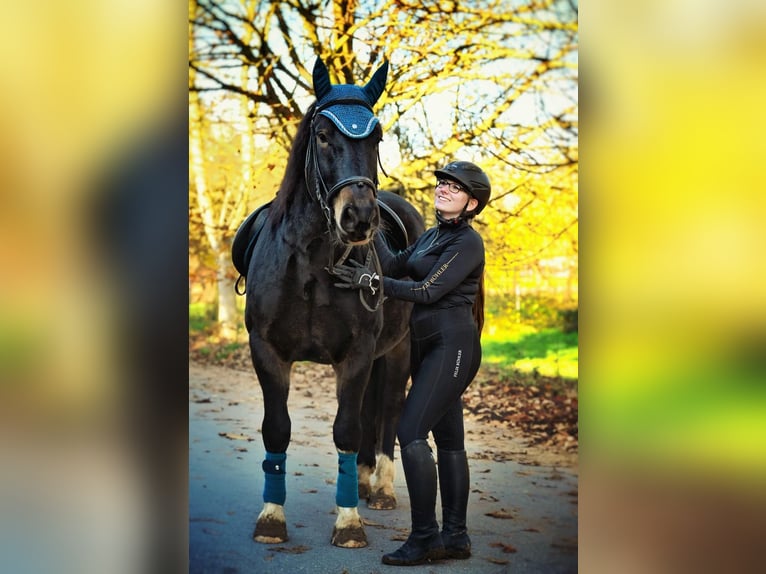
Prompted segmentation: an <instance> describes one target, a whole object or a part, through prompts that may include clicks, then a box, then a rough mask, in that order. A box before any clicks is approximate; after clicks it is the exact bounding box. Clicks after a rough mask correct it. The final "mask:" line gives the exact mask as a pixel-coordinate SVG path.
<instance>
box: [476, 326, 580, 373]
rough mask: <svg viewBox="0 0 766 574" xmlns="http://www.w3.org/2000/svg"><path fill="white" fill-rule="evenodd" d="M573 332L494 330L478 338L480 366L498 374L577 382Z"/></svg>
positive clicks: (516, 329)
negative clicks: (541, 376)
mask: <svg viewBox="0 0 766 574" xmlns="http://www.w3.org/2000/svg"><path fill="white" fill-rule="evenodd" d="M577 344H578V337H577V333H564V332H562V331H561V330H558V329H543V330H540V331H537V330H534V329H532V328H524V327H523V326H518V325H517V326H515V328H513V329H508V328H504V329H496V330H494V332H493V333H488V334H486V335H484V336H483V337H482V356H483V359H482V364H483V365H485V366H492V367H496V368H498V369H499V370H501V371H519V372H522V373H535V372H536V373H538V374H540V375H543V376H546V377H561V378H565V379H577V375H578V370H577V358H578V347H577Z"/></svg>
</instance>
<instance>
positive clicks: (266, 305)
mask: <svg viewBox="0 0 766 574" xmlns="http://www.w3.org/2000/svg"><path fill="white" fill-rule="evenodd" d="M387 71H388V64H387V63H384V64H383V66H381V67H380V68H379V69H378V70H377V71H376V72H375V74H374V75H373V77H372V79H371V80H370V82H369V83H368V84H367V85H366V86H364V87H359V86H354V85H347V84H343V85H332V84H331V82H330V77H329V73H328V71H327V68H326V67H325V65H324V63H323V62H322V61H321V60H320V59H318V60H317V62H316V64H315V66H314V71H313V81H314V91H315V95H316V98H317V101H316V102H314V103H313V104H312V105H311V106H310V107H309V109H308V110H307V113H306V115H305V117H304V118H303V120H302V122H301V124H300V125H299V127H298V131H297V134H296V136H295V140H294V142H293V147H292V150H291V153H290V157H289V159H288V163H287V168H286V173H285V177H284V179H283V181H282V184H281V186H280V188H279V192H278V193H277V195H276V198H275V199H274V200H273V201H272V202H271V204H270V205H269V206H268V209H266V210H263V211H261V212H260V213H258V212H256V213H254V214H252V215H251V218H249V219H251V221H246V222H245V223H243V225H242V226H241V227H240V231H239V232H238V234H237V235H238V239H235V244H234V247H233V258H234V260H235V265H236V264H237V261H238V259H239V266H238V268H240V270H241V271H243V269H242V268H241V267H242V266H243V265H244V266H245V267H244V271H245V272H244V273H243V275H245V276H246V292H247V299H246V307H245V325H246V327H247V330H248V333H249V335H250V351H251V355H252V359H253V365H254V367H255V371H256V374H257V376H258V381H259V383H260V385H261V389H262V391H263V398H264V418H263V425H262V435H263V442H264V446H265V449H266V456H265V460H264V462H263V470H264V491H263V500H264V507H263V510H262V511H261V513H260V515H259V516H258V520H257V524H256V528H255V532H254V534H253V537H254V539H255V540H256V541H258V542H265V543H276V542H283V541H285V540H287V528H286V523H285V514H284V502H285V461H286V452H287V447H288V445H289V443H290V429H291V426H290V417H289V414H288V409H287V396H288V392H289V388H290V370H291V366H292V364H293V362H295V361H312V362H316V363H323V364H330V365H332V367H333V369H334V371H335V374H336V380H337V382H336V389H337V393H336V394H337V399H338V410H337V414H336V417H335V421H334V424H333V439H334V442H335V446H336V447H337V449H338V480H337V486H336V505H337V510H338V516H337V520H336V522H335V527H334V529H333V536H332V543H333V544H334V545H336V546H343V547H362V546H366V545H367V539H366V535H365V532H364V528H363V526H362V520H361V518H360V516H359V514H358V511H357V506H358V500H359V496H360V494H361V495H362V496H369V497H370V499H369V500H370V505H371V507H379V508H391V507H393V506H392V505H393V504H395V499H394V498H393V484H392V481H393V450H394V437H395V425H396V423H397V421H398V413H399V409H400V407H401V404H402V402H403V397H404V388H405V385H406V381H407V378H408V377H409V352H410V350H409V336H408V322H409V315H410V310H411V305H410V304H407V303H402V302H398V301H395V300H388V301H385V302H384V300H383V293H382V292H381V291H380V290H375V289H369V290H360V291H356V290H347V289H340V288H338V287H336V286H335V285H334V282H335V278H334V277H333V276H332V274H331V272H332V269H333V267H334V266H335V265H337V264H338V263H339V262H340V261H349V260H353V261H358V262H363V263H367V264H368V265H370V266H372V267H374V266H375V265H376V264H377V255H376V254H375V251H374V247H373V244H372V241H371V240H372V238H373V236H374V234H375V233H376V232H378V231H379V230H380V231H381V232H384V230H385V229H388V232H386V235H385V237H386V239H387V240H388V241H389V242H391V243H395V244H396V243H398V245H397V247H398V248H403V247H404V246H406V245H407V243H408V242H411V241H414V239H416V238H417V236H418V235H419V234H420V233H422V232H423V229H424V226H423V220H422V218H421V216H420V214H419V213H418V212H417V210H415V208H414V207H412V206H411V205H410V204H409V203H407V202H406V201H404V200H403V199H401V198H400V197H398V196H396V195H394V194H387V193H385V192H381V193H380V194H378V190H377V187H378V178H377V162H378V143H379V142H380V140H381V138H382V130H381V127H380V124H379V122H378V120H377V118H376V117H375V116H374V115H373V113H372V106H373V105H374V104H375V103H376V102H377V100H378V98H379V97H380V95H381V93H382V92H383V89H384V87H385V80H386V75H387ZM243 228H244V229H243ZM239 236H243V238H239ZM256 238H257V240H256ZM244 246H247V249H246V250H245V249H243V247H244ZM248 259H249V263H243V261H245V262H246V261H247V260H248ZM366 390H369V392H368V394H367V398H365V391H366ZM363 407H364V408H363ZM381 408H383V409H384V410H381ZM362 412H364V424H363V423H362V417H361V414H362ZM360 448H361V450H360ZM376 451H377V453H376ZM376 454H377V461H376ZM376 462H377V464H376ZM357 464H359V467H358V468H357ZM373 469H374V470H375V473H376V478H377V480H374V481H371V480H370V476H371V474H372V472H373ZM371 482H373V483H374V486H373V487H371ZM371 488H372V490H371ZM381 497H382V498H381Z"/></svg>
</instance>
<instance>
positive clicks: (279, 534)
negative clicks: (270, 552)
mask: <svg viewBox="0 0 766 574" xmlns="http://www.w3.org/2000/svg"><path fill="white" fill-rule="evenodd" d="M253 540H255V541H256V542H260V543H262V544H279V543H280V542H287V524H285V523H284V522H282V521H280V520H274V519H273V518H265V519H262V520H258V522H257V523H256V525H255V532H253Z"/></svg>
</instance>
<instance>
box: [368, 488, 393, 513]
mask: <svg viewBox="0 0 766 574" xmlns="http://www.w3.org/2000/svg"><path fill="white" fill-rule="evenodd" d="M367 508H371V509H373V510H393V509H394V508H396V497H394V496H391V495H390V494H385V493H383V492H374V493H372V494H371V495H370V497H369V498H368V499H367Z"/></svg>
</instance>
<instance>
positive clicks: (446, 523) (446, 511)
mask: <svg viewBox="0 0 766 574" xmlns="http://www.w3.org/2000/svg"><path fill="white" fill-rule="evenodd" d="M438 460H439V491H440V492H441V499H442V542H443V544H444V548H445V550H446V552H447V557H448V558H457V559H461V560H462V559H465V558H469V557H470V556H471V539H470V538H469V537H468V532H467V531H466V526H465V516H466V511H467V510H468V489H469V472H468V458H467V457H466V454H465V450H442V449H439V450H438Z"/></svg>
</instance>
